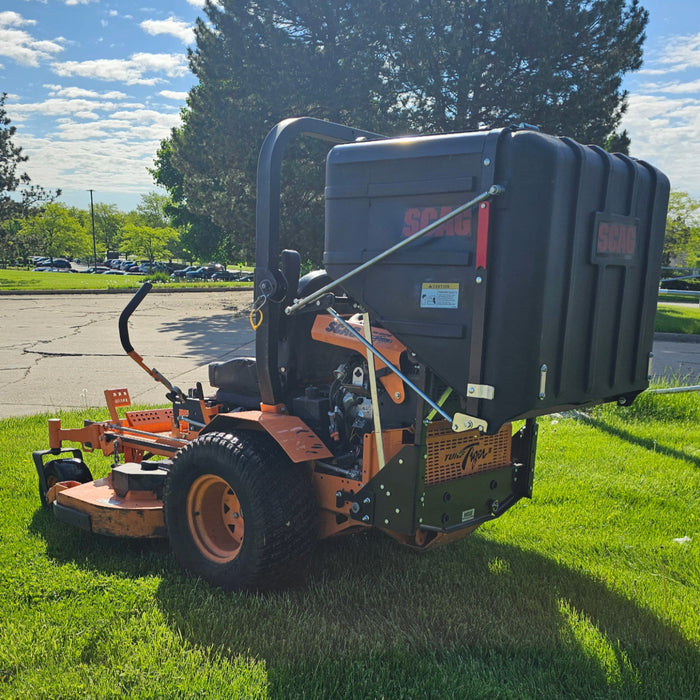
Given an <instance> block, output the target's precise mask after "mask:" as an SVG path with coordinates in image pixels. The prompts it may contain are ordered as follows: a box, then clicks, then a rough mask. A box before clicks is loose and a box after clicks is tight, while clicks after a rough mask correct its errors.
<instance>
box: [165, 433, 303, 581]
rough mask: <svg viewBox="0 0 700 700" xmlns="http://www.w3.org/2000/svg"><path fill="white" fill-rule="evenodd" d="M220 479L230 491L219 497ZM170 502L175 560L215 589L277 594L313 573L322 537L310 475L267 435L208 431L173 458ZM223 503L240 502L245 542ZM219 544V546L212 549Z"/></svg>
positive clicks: (169, 523) (169, 527)
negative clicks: (310, 565) (318, 540)
mask: <svg viewBox="0 0 700 700" xmlns="http://www.w3.org/2000/svg"><path fill="white" fill-rule="evenodd" d="M221 481H223V482H225V484H226V485H228V491H227V493H225V494H224V493H223V492H221V493H217V489H218V487H219V486H220V485H221V484H220V482H221ZM209 486H211V488H208V487H209ZM202 492H204V494H206V497H204V496H202ZM217 499H218V500H217ZM228 499H231V500H228ZM163 500H164V503H163V507H164V515H165V525H166V529H167V532H168V537H169V539H170V547H171V549H172V552H173V554H174V555H175V559H176V560H177V562H178V563H179V564H180V566H181V567H182V568H183V569H184V570H185V571H187V572H188V573H191V574H194V575H196V576H199V577H201V578H202V579H204V580H205V581H207V582H208V583H210V584H212V585H214V586H219V587H221V588H223V589H225V590H229V591H267V590H275V589H280V588H285V587H288V586H290V585H293V584H294V583H296V582H297V581H298V580H299V578H300V577H301V575H303V574H304V573H305V571H306V569H307V565H308V561H309V558H310V556H311V552H312V549H313V545H314V542H315V539H316V533H315V521H316V502H315V499H314V495H313V490H312V487H311V482H310V477H309V473H308V470H307V469H306V467H305V466H304V465H296V464H293V463H292V462H291V461H290V459H289V458H288V457H287V455H286V454H284V452H283V451H282V450H281V448H280V447H279V446H278V445H277V443H275V442H274V441H273V440H272V439H271V438H270V437H269V436H268V435H266V434H263V433H254V432H249V431H241V432H237V433H236V434H234V435H231V434H227V433H208V434H206V435H203V436H201V437H199V438H197V439H196V440H193V441H192V442H191V443H189V444H188V445H186V446H185V447H183V448H182V449H181V450H180V451H179V452H178V453H177V454H176V455H175V457H174V458H173V464H172V467H171V469H170V473H169V475H168V479H167V482H166V486H165V493H164V499H163ZM224 500H226V501H227V503H229V504H230V503H231V502H233V503H235V504H236V505H238V504H240V517H241V518H242V520H243V522H244V529H243V535H242V539H241V538H240V536H239V535H238V534H236V527H239V525H237V524H236V523H239V520H235V521H233V520H231V519H230V518H231V516H230V515H229V510H228V508H227V507H226V505H225V504H223V501H224ZM203 504H206V507H202V506H203ZM202 511H206V513H203V512H202ZM203 515H205V516H206V517H205V518H203V517H202V516H203ZM234 517H235V518H239V514H238V513H235V514H234ZM227 520H228V522H227ZM226 528H228V529H229V530H230V537H227V535H229V532H227V531H226ZM210 535H211V537H210ZM212 541H214V542H216V545H217V546H216V548H215V547H213V546H212V547H211V548H208V545H209V544H210V543H211V542H212ZM219 544H220V545H221V546H219ZM219 554H221V556H218V555H219Z"/></svg>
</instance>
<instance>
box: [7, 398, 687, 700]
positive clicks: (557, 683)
mask: <svg viewBox="0 0 700 700" xmlns="http://www.w3.org/2000/svg"><path fill="white" fill-rule="evenodd" d="M62 418H63V422H64V426H76V427H77V426H79V425H81V424H82V421H83V419H84V418H106V414H104V413H99V412H97V413H96V412H94V411H92V412H78V413H71V414H64V415H63V416H62ZM540 426H541V428H540V437H539V453H538V461H537V469H536V477H535V494H534V498H533V499H532V501H521V502H520V503H519V504H517V505H516V506H515V507H514V508H513V509H511V510H510V511H509V512H508V513H506V514H505V515H504V516H502V517H501V518H500V519H498V520H496V521H493V522H492V523H489V524H488V525H487V526H483V527H482V528H481V529H480V530H478V531H477V532H476V533H475V534H474V535H472V536H471V537H469V538H467V539H465V540H463V541H461V542H458V543H455V544H451V545H448V546H446V547H444V548H442V549H438V550H435V551H433V552H430V553H426V554H422V555H421V554H416V553H414V552H411V551H409V550H407V549H405V548H402V547H401V546H400V545H398V544H397V543H395V542H393V541H392V540H390V539H388V538H387V537H384V536H383V535H381V534H380V533H370V534H367V535H355V536H350V537H346V538H339V539H336V540H331V541H325V542H322V543H320V544H319V546H318V550H317V552H316V556H315V558H314V561H313V564H312V566H311V569H310V571H309V572H308V578H307V581H306V583H305V584H304V585H303V586H301V587H299V588H297V589H294V590H290V591H286V592H282V593H277V594H273V595H264V596H262V595H233V594H226V593H224V592H222V591H220V590H218V589H213V588H210V587H209V586H207V585H206V584H204V583H202V582H201V581H199V580H197V579H193V578H188V577H186V576H185V575H183V574H182V573H181V572H180V571H179V570H178V568H177V566H176V565H175V563H174V562H173V559H172V558H171V556H170V554H169V553H168V550H167V547H166V546H165V545H164V544H149V543H133V542H132V543H129V542H125V541H119V540H112V539H108V538H105V537H98V536H93V535H90V534H88V533H84V532H82V531H78V530H74V529H72V528H70V527H69V526H67V525H64V524H61V523H59V522H57V521H55V520H54V519H53V518H52V516H51V515H50V514H49V513H48V512H45V511H43V510H41V508H40V506H39V500H38V496H37V482H36V475H35V471H34V467H33V464H32V461H31V454H30V453H31V451H32V450H34V449H41V448H44V447H45V446H46V440H47V437H46V416H44V417H33V418H22V419H9V420H5V421H2V422H0V512H2V519H1V521H0V542H1V544H2V546H1V547H0V589H1V590H2V596H0V620H2V622H1V623H0V696H1V697H4V698H13V699H14V698H24V697H27V698H35V697H39V698H54V697H55V698H77V697H90V698H112V697H114V698H117V697H130V698H131V697H133V698H142V697H149V698H150V697H153V698H176V697H182V698H192V697H206V698H247V697H248V698H267V697H269V698H294V697H300V698H301V697H303V698H482V697H484V698H486V697H488V698H518V699H519V698H689V699H690V698H693V699H696V698H697V697H698V692H699V690H698V689H699V688H700V397H699V396H698V395H697V394H680V395H678V394H677V395H664V396H661V395H656V396H652V395H643V396H642V397H640V399H639V400H638V402H637V403H636V404H635V405H634V406H632V407H631V408H629V409H618V408H616V407H600V408H597V409H594V410H592V411H590V412H588V413H586V414H585V415H583V414H576V415H575V414H567V415H566V416H558V417H553V418H547V419H542V420H541V421H540ZM89 457H90V459H89V462H90V465H91V468H92V469H93V473H94V472H98V473H104V471H105V470H106V466H105V465H104V463H103V462H102V460H101V458H100V459H97V457H96V456H94V455H90V456H89ZM98 464H99V465H100V466H98ZM274 487H275V485H274V484H270V488H274ZM675 540H680V541H675Z"/></svg>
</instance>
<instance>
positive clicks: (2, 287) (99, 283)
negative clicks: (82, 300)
mask: <svg viewBox="0 0 700 700" xmlns="http://www.w3.org/2000/svg"><path fill="white" fill-rule="evenodd" d="M147 279H148V276H146V275H87V274H80V273H70V272H28V271H26V270H0V291H8V292H16V291H36V292H40V291H56V292H64V291H72V290H76V289H77V290H86V291H88V290H102V289H115V290H118V289H124V290H128V289H133V290H134V291H136V289H138V288H139V287H140V286H141V285H142V284H143V283H144V282H145V281H146V280H147ZM161 285H162V286H163V287H166V288H167V289H171V288H172V289H183V288H184V289H188V288H192V287H193V286H197V287H199V286H205V287H212V288H216V287H221V286H224V287H239V286H240V287H243V288H248V287H250V286H251V283H250V282H212V281H211V280H197V282H196V283H195V282H184V281H183V282H174V281H168V282H166V283H162V282H159V283H157V286H161Z"/></svg>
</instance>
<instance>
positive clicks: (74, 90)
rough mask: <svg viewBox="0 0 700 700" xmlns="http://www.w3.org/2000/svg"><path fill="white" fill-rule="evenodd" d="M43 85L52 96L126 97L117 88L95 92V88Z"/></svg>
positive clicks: (113, 98)
mask: <svg viewBox="0 0 700 700" xmlns="http://www.w3.org/2000/svg"><path fill="white" fill-rule="evenodd" d="M44 87H45V88H46V89H47V90H49V91H50V94H51V95H52V96H53V97H68V98H76V97H87V98H90V97H94V98H95V99H104V100H121V99H124V98H125V97H127V95H126V93H125V92H119V91H118V90H111V91H109V92H96V91H95V90H86V89H85V88H79V87H61V86H60V85H44Z"/></svg>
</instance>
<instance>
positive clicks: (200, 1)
mask: <svg viewBox="0 0 700 700" xmlns="http://www.w3.org/2000/svg"><path fill="white" fill-rule="evenodd" d="M204 2H205V0H187V4H188V5H192V7H199V8H200V9H201V8H203V7H204Z"/></svg>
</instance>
